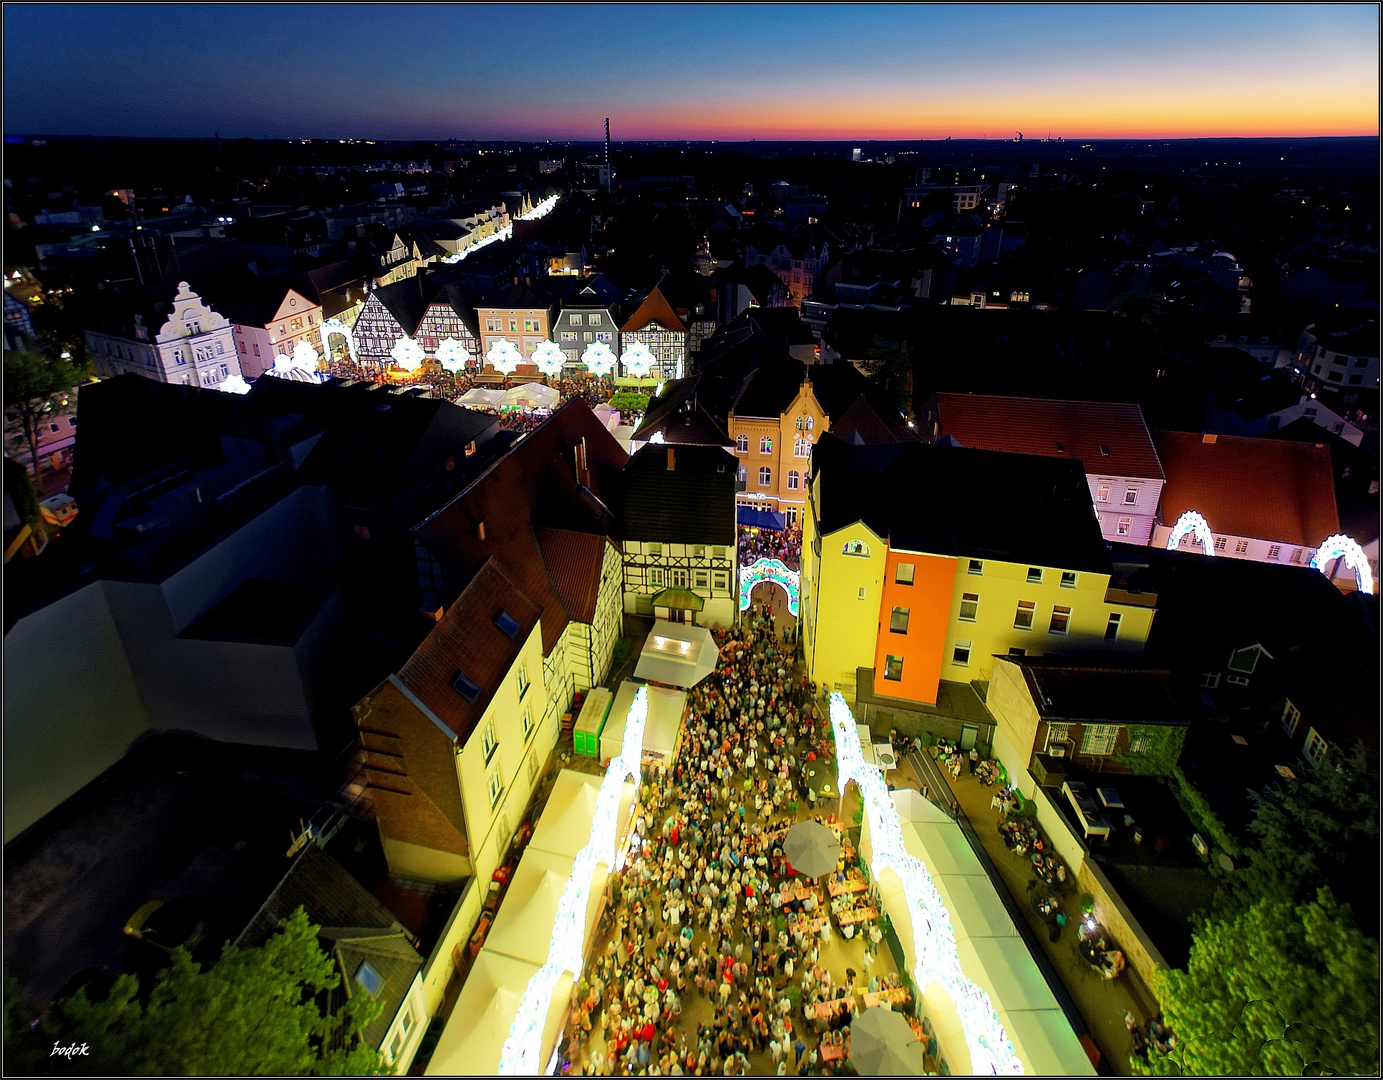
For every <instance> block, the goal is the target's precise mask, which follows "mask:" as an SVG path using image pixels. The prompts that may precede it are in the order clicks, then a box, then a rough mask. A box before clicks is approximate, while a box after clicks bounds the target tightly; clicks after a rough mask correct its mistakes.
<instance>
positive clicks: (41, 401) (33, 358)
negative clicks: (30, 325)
mask: <svg viewBox="0 0 1383 1080" xmlns="http://www.w3.org/2000/svg"><path fill="white" fill-rule="evenodd" d="M84 378H86V372H85V371H84V370H83V369H81V368H79V367H77V366H76V365H75V364H73V363H72V361H71V360H69V359H65V358H64V357H63V356H62V355H61V354H60V353H58V354H54V353H53V352H51V351H50V350H40V349H38V348H37V347H36V346H35V345H34V343H33V342H28V343H27V347H25V348H19V349H6V350H5V410H6V411H7V412H8V411H9V410H10V409H13V410H14V411H15V412H16V413H18V415H19V423H20V426H21V427H22V428H23V431H24V441H25V442H26V443H28V445H29V453H30V455H31V456H32V458H33V468H34V475H35V476H37V475H38V468H39V460H38V426H39V423H40V422H41V420H42V417H43V415H44V413H45V411H46V410H47V409H48V407H49V405H50V404H51V398H52V397H53V395H54V394H59V393H62V392H63V391H65V390H67V391H70V390H71V389H72V388H73V387H74V386H76V385H77V384H78V383H79V382H81V381H82V380H83V379H84Z"/></svg>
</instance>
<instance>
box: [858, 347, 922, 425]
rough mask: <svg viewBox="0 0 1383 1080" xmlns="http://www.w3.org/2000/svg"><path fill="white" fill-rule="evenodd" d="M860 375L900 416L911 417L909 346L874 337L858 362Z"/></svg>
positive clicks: (911, 358)
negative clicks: (859, 363) (872, 383)
mask: <svg viewBox="0 0 1383 1080" xmlns="http://www.w3.org/2000/svg"><path fill="white" fill-rule="evenodd" d="M861 366H862V367H863V368H864V373H865V374H866V375H867V376H869V378H870V379H871V380H873V382H874V385H875V386H877V387H878V388H879V389H880V390H881V391H882V392H883V393H884V395H885V396H886V397H887V398H888V400H889V401H891V402H892V403H893V404H894V406H895V407H896V408H897V409H898V411H899V412H901V413H902V414H903V415H904V416H906V417H908V418H909V419H911V418H912V366H913V355H912V346H911V345H909V344H908V343H907V342H906V341H903V342H891V341H888V342H886V341H884V340H883V338H878V337H876V338H875V339H874V343H873V345H871V346H870V347H869V348H868V349H866V350H865V353H864V356H863V358H862V359H861Z"/></svg>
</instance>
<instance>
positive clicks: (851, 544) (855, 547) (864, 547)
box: [840, 540, 869, 559]
mask: <svg viewBox="0 0 1383 1080" xmlns="http://www.w3.org/2000/svg"><path fill="white" fill-rule="evenodd" d="M840 553H841V554H842V555H862V556H864V557H865V558H866V559H867V558H869V545H868V544H866V543H865V542H864V541H863V540H847V541H846V543H845V546H844V547H842V548H841V549H840Z"/></svg>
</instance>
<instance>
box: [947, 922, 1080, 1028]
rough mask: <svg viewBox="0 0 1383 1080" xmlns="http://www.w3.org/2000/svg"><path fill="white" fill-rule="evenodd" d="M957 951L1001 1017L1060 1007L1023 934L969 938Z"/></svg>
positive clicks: (960, 943) (972, 977) (958, 946)
mask: <svg viewBox="0 0 1383 1080" xmlns="http://www.w3.org/2000/svg"><path fill="white" fill-rule="evenodd" d="M956 951H957V952H958V953H959V954H960V966H961V968H962V970H964V972H965V973H966V975H967V976H969V978H970V980H971V981H972V982H973V983H974V984H975V985H976V986H978V987H980V989H982V990H984V991H985V992H986V993H987V994H988V995H989V999H990V1001H992V1002H994V1007H995V1008H996V1009H998V1010H999V1013H1000V1016H1001V1018H1002V1016H1003V1014H1006V1013H1014V1012H1025V1011H1029V1010H1032V1009H1059V1006H1058V1005H1057V1002H1056V998H1054V997H1053V996H1052V991H1051V988H1050V987H1048V986H1047V980H1046V979H1044V978H1043V977H1042V972H1041V971H1039V970H1038V969H1037V965H1036V964H1035V963H1034V962H1033V959H1032V954H1031V953H1029V952H1028V947H1027V946H1026V945H1025V944H1023V939H1022V938H1020V937H995V938H982V937H972V938H966V939H965V940H964V941H961V942H957V943H956ZM1068 1027H1069V1025H1068ZM1073 1037H1074V1036H1073Z"/></svg>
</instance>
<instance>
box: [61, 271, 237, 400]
mask: <svg viewBox="0 0 1383 1080" xmlns="http://www.w3.org/2000/svg"><path fill="white" fill-rule="evenodd" d="M81 318H82V321H83V324H84V325H83V330H84V332H85V335H86V345H87V351H88V352H89V353H90V355H91V357H92V359H93V360H95V362H96V370H97V373H98V374H100V376H101V377H102V378H111V377H113V376H115V375H122V374H124V373H126V372H133V373H134V374H136V375H142V376H143V377H144V378H146V379H153V380H154V381H156V382H167V383H178V384H180V385H183V386H202V387H211V388H213V389H215V388H216V387H217V386H219V385H220V384H221V383H223V382H224V381H225V380H226V379H227V378H229V377H230V376H231V375H241V374H242V372H241V369H240V361H239V359H238V353H237V352H236V348H235V332H234V330H233V329H232V327H231V323H230V320H228V319H227V318H226V317H225V316H224V315H222V314H221V313H220V312H219V311H216V310H215V309H214V308H213V307H212V306H211V305H210V304H209V303H207V301H206V300H204V299H203V298H202V296H201V295H200V294H199V293H198V292H196V291H195V290H194V289H193V288H192V287H191V286H190V285H188V283H187V282H185V281H179V282H178V283H177V284H176V285H172V284H165V285H159V286H153V287H150V288H143V289H132V290H128V291H125V290H118V289H115V288H111V289H110V290H107V291H105V293H104V295H100V296H98V297H96V298H95V299H94V303H93V305H92V307H91V308H89V309H88V310H87V311H85V312H83V313H82V315H81Z"/></svg>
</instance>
